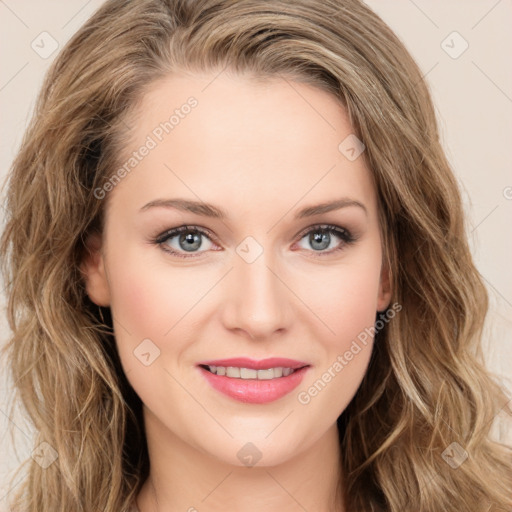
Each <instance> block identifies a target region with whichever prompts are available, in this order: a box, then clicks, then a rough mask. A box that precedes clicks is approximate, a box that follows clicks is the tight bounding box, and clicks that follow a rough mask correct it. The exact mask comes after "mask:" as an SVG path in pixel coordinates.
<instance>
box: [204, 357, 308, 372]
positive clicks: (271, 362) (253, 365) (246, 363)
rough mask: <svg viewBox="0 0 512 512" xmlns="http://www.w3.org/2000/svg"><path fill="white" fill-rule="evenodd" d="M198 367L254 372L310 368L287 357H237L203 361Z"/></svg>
mask: <svg viewBox="0 0 512 512" xmlns="http://www.w3.org/2000/svg"><path fill="white" fill-rule="evenodd" d="M198 366H225V367H227V366H235V367H237V368H249V369H253V370H266V369H267V368H277V367H280V366H282V367H284V368H292V369H294V370H297V369H299V368H303V367H304V366H309V363H305V362H304V361H297V360H296V359H288V358H285V357H269V358H267V359H260V360H259V361H258V360H256V359H250V358H248V357H235V358H231V359H215V360H213V359H212V360H209V361H201V362H200V363H198Z"/></svg>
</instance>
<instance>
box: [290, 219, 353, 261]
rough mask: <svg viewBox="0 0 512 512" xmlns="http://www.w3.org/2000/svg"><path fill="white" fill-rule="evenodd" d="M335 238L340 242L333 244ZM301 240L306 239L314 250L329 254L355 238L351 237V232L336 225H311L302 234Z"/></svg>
mask: <svg viewBox="0 0 512 512" xmlns="http://www.w3.org/2000/svg"><path fill="white" fill-rule="evenodd" d="M336 238H338V239H339V240H341V241H342V242H341V243H337V244H336V243H334V244H333V242H335V239H336ZM302 240H306V242H307V243H309V244H310V245H311V247H312V248H313V250H314V252H317V253H318V252H320V254H330V253H332V252H335V251H339V250H341V249H343V248H344V247H345V246H346V245H350V244H351V243H353V242H354V241H355V238H353V236H352V235H351V233H350V232H349V231H347V230H346V229H344V228H340V227H338V226H331V225H323V226H313V228H311V229H309V230H308V231H306V233H304V234H303V236H302V238H301V239H300V241H302ZM303 248H304V247H303ZM306 249H307V247H306ZM326 249H330V250H326Z"/></svg>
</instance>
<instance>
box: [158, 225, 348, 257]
mask: <svg viewBox="0 0 512 512" xmlns="http://www.w3.org/2000/svg"><path fill="white" fill-rule="evenodd" d="M318 231H322V232H324V233H334V234H335V235H336V236H337V237H338V238H340V239H341V240H342V243H340V244H339V245H338V246H337V247H335V248H334V249H331V250H329V251H312V252H314V253H316V254H315V257H323V256H324V255H330V254H333V253H336V252H338V251H341V250H343V249H344V248H345V247H346V246H348V245H351V244H353V243H354V242H356V240H357V238H356V237H354V236H353V235H352V234H351V233H350V231H348V230H347V229H345V228H342V227H339V226H335V225H332V224H317V225H315V226H311V227H309V228H307V229H306V230H305V231H302V232H301V233H300V234H299V235H298V236H299V241H300V240H302V239H303V238H304V237H305V236H306V235H309V234H310V233H314V232H318ZM187 232H192V233H200V234H201V235H203V236H205V237H207V238H208V239H210V241H212V240H211V239H212V237H211V235H210V233H209V232H208V231H206V230H204V229H202V228H200V227H198V226H179V227H177V228H173V229H169V230H167V231H164V232H163V233H161V234H160V235H158V236H157V237H156V238H154V239H152V240H151V242H152V243H153V244H155V245H159V246H160V247H161V248H162V250H163V251H165V252H167V253H170V254H172V255H173V256H177V257H178V258H183V259H188V258H194V257H196V256H194V254H196V255H197V254H200V253H193V252H191V253H190V256H185V255H184V254H183V253H182V252H178V251H175V250H174V249H169V248H166V247H164V246H163V244H164V243H165V242H167V240H170V239H171V238H174V237H175V236H177V235H180V234H181V233H187ZM203 252H204V251H203Z"/></svg>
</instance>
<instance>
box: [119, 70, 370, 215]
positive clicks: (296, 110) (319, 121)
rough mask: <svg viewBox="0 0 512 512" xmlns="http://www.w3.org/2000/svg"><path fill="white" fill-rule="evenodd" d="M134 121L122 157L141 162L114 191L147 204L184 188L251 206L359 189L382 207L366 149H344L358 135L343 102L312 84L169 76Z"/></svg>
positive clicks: (355, 193)
mask: <svg viewBox="0 0 512 512" xmlns="http://www.w3.org/2000/svg"><path fill="white" fill-rule="evenodd" d="M132 122H133V123H134V127H133V133H132V136H131V140H130V141H129V143H128V144H126V147H125V149H126V153H125V154H124V155H123V156H122V158H121V160H122V161H123V162H124V163H125V164H126V163H127V162H128V161H129V160H130V159H131V160H133V161H132V162H131V163H132V164H133V166H129V165H128V166H127V167H126V169H128V170H129V172H127V173H125V174H127V177H126V178H123V180H122V182H121V183H120V184H119V185H118V186H116V188H115V190H114V191H113V193H112V195H113V199H114V198H115V196H119V197H121V196H123V198H124V199H125V200H128V199H130V198H131V201H132V202H135V203H137V204H138V205H139V206H141V205H142V204H141V203H142V202H143V201H145V202H148V201H151V200H155V199H158V198H163V197H165V196H178V195H179V196H180V197H188V198H191V199H196V200H197V199H198V198H200V199H202V200H204V201H206V202H211V203H216V204H218V203H219V201H220V202H221V203H223V205H224V206H225V208H224V210H228V209H229V206H233V207H234V208H241V209H242V210H243V209H244V208H245V209H247V208H253V209H254V207H255V206H256V205H257V206H262V207H266V208H272V207H273V206H274V205H276V204H279V205H281V206H280V208H282V207H283V205H288V207H291V206H292V205H293V204H294V203H300V205H299V206H305V205H308V204H312V203H314V202H315V201H318V202H321V201H325V200H327V199H337V198H339V197H342V196H350V197H352V198H353V199H356V200H361V202H363V201H364V202H365V203H366V204H367V205H368V206H369V208H370V209H371V208H372V206H373V207H375V191H374V184H373V180H372V177H371V174H370V172H369V170H368V169H367V168H366V165H365V162H364V158H363V156H364V155H362V156H361V157H360V158H356V159H353V158H347V153H346V152H345V151H344V150H345V149H346V142H345V141H347V140H349V141H350V140H351V137H354V134H353V127H352V126H351V124H350V122H349V120H348V116H347V113H346V111H345V109H344V107H343V106H342V104H341V103H340V102H339V101H338V99H337V98H335V97H334V96H332V95H331V94H329V93H328V92H326V91H325V90H322V89H319V88H316V87H313V86H312V85H309V84H304V83H298V82H295V81H292V80H291V79H287V78H284V77H274V78H271V79H268V80H264V81H262V80H254V79H252V78H251V77H249V76H245V75H232V74H231V75H229V74H227V73H221V74H220V75H219V74H218V73H217V74H214V73H211V74H208V73H205V74H195V75H190V74H188V75H185V74H176V75H169V76H167V77H165V78H164V79H161V80H159V81H157V82H155V83H153V84H151V86H150V87H148V88H147V90H146V92H145V94H144V96H143V97H142V99H141V101H140V103H139V104H138V107H137V109H136V111H135V115H134V116H133V121H132ZM347 137H348V139H347ZM144 147H146V148H149V149H144ZM356 149H357V148H356ZM140 153H144V156H143V157H140ZM134 155H135V156H134ZM349 156H350V155H349ZM134 159H135V160H134ZM240 211H241V210H240Z"/></svg>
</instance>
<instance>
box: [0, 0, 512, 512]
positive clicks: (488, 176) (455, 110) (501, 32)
mask: <svg viewBox="0 0 512 512" xmlns="http://www.w3.org/2000/svg"><path fill="white" fill-rule="evenodd" d="M102 3H103V1H102V0H89V1H87V0H68V1H55V0H46V1H36V0H17V1H15V0H0V27H1V30H0V38H1V59H2V60H1V62H2V66H1V70H0V108H1V112H2V123H1V127H0V130H1V136H0V148H1V151H0V153H1V154H0V159H1V160H0V161H1V167H0V179H2V180H3V179H4V178H5V176H6V174H7V172H8V169H9V166H10V164H11V161H12V159H13V157H14V155H15V153H16V151H17V148H18V147H19V144H20V142H21V139H22V136H23V132H24V129H25V127H26V126H27V125H28V123H29V121H30V114H31V112H32V109H33V106H34V101H35V98H36V95H37V92H38V91H39V88H40V85H41V83H42V79H43V76H44V73H45V72H46V70H47V68H48V67H49V65H50V63H51V62H52V60H53V59H54V58H55V56H56V55H57V54H58V52H59V50H60V49H61V48H62V46H63V45H64V44H65V43H66V41H67V40H68V39H69V38H70V36H71V35H72V34H74V33H75V32H76V31H77V30H78V28H79V27H80V26H81V25H82V24H83V23H84V22H85V20H86V19H87V18H88V17H89V16H90V15H91V14H92V13H93V12H94V11H95V10H96V9H97V8H98V7H99V6H100V5H101V4H102ZM367 3H368V4H369V5H370V7H372V8H373V9H374V10H375V11H376V12H377V13H378V14H380V16H381V17H382V18H383V19H384V21H386V22H387V23H388V24H389V25H390V26H391V28H392V29H393V30H394V31H395V32H396V33H397V35H398V36H399V37H400V38H401V39H402V41H403V42H404V43H405V45H406V46H407V48H408V49H409V51H410V52H411V53H412V55H413V57H414V58H415V59H416V61H417V62H418V64H419V66H420V68H421V69H422V70H423V72H424V74H425V76H426V79H427V81H428V83H429V84H430V87H431V91H432V94H433V99H434V102H435V104H436V107H437V111H438V119H439V124H440V130H441V133H442V139H443V143H444V147H445V149H446V152H447V155H448V158H449V160H450V162H451V164H452V166H453V169H454V172H455V174H456V176H457V178H458V180H459V183H460V186H461V188H462V192H463V197H464V204H465V209H466V212H467V219H468V235H469V238H470V242H471V247H472V251H473V255H474V258H475V262H476V265H477V267H478V269H479V271H480V272H481V274H482V276H483V278H484V280H485V282H486V284H487V287H488V289H489V292H490V297H491V311H490V314H489V317H488V322H487V330H486V336H485V340H484V350H485V355H486V358H487V361H488V365H489V367H490V368H491V369H492V370H493V371H494V372H496V373H497V374H498V375H501V376H502V378H503V379H506V380H504V382H505V384H506V385H507V386H508V387H509V390H511V395H512V382H511V377H512V376H511V370H510V369H511V368H512V335H511V333H512V271H511V270H510V267H511V265H510V262H511V261H512V258H511V256H512V222H511V221H512V173H511V169H512V150H511V145H512V116H511V113H512V68H511V66H510V62H512V59H511V57H512V55H511V53H512V32H511V31H510V26H511V25H512V23H511V22H512V0H480V1H468V0H466V1H464V2H461V1H460V0H458V1H455V0H450V1H442V2H441V1H430V2H429V1H427V0H414V1H413V0H384V1H378V0H368V1H367ZM53 46H55V47H56V50H55V51H53V53H51V52H52V49H53ZM2 203H3V198H2ZM2 213H3V212H2V210H1V209H0V216H1V215H2ZM1 220H2V221H3V217H2V219H1ZM0 300H2V307H4V304H5V297H4V295H3V293H1V294H0ZM0 329H1V330H0V333H1V338H0V343H3V342H4V341H5V340H6V338H7V336H8V328H7V325H6V321H5V315H4V313H3V312H2V314H1V315H0ZM0 372H1V373H0V508H2V505H4V504H5V493H6V490H5V482H7V477H8V476H9V474H10V472H11V471H12V470H13V469H14V468H15V467H16V466H18V464H19V461H21V460H23V459H25V458H26V457H28V456H30V453H31V451H32V448H33V446H32V435H33V431H32V429H31V427H30V426H29V425H28V423H27V421H26V420H25V419H24V418H23V415H22V414H20V412H19V411H16V415H15V418H14V420H13V421H12V426H13V428H14V431H15V435H16V438H17V439H18V442H19V443H20V445H19V448H18V453H17V454H15V452H14V450H13V448H12V441H11V438H10V435H9V432H8V425H9V420H8V419H7V414H8V405H9V404H10V401H9V397H10V389H11V383H10V382H9V381H8V378H7V374H6V372H5V365H4V362H2V365H1V366H0ZM511 403H512V402H511ZM495 432H496V434H497V435H500V436H501V437H502V438H503V439H506V440H507V442H510V443H512V434H511V432H507V431H505V430H504V429H503V427H502V425H501V423H500V422H499V421H497V422H496V425H495ZM3 484H4V485H3ZM2 485H3V487H1V486H2ZM4 506H5V505H4Z"/></svg>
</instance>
